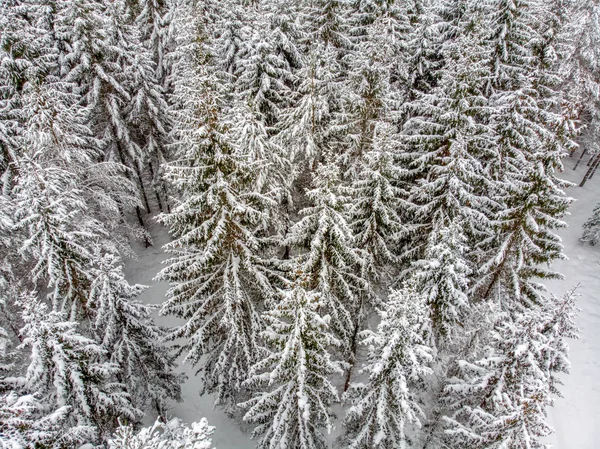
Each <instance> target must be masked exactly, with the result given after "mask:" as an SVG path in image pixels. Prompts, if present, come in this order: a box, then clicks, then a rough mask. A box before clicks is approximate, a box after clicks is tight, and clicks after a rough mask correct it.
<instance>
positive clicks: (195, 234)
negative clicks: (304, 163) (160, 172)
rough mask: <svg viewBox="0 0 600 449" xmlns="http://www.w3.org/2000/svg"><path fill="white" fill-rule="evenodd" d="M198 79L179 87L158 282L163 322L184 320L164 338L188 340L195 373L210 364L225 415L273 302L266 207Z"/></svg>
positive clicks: (206, 83)
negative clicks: (181, 107) (172, 196)
mask: <svg viewBox="0 0 600 449" xmlns="http://www.w3.org/2000/svg"><path fill="white" fill-rule="evenodd" d="M196 69H197V70H198V71H197V72H192V74H193V76H194V77H195V78H192V79H191V80H190V82H191V83H192V84H190V85H188V86H185V85H182V86H180V89H182V91H183V92H187V93H191V94H193V95H194V97H191V98H190V99H189V103H188V105H187V106H186V107H187V108H188V109H187V111H188V113H189V115H184V114H183V113H182V116H181V120H185V121H182V122H181V124H180V126H181V130H180V134H179V143H178V144H179V146H180V149H181V150H180V154H179V158H178V159H177V160H176V161H174V162H173V163H171V164H169V165H167V167H166V168H165V170H166V176H167V177H168V179H169V180H170V181H171V182H172V183H173V185H174V187H176V188H177V189H178V190H179V191H181V193H182V201H181V202H180V203H179V204H178V205H177V207H175V208H174V209H173V211H172V212H171V213H170V214H162V215H160V217H159V220H160V221H161V222H162V223H164V224H165V225H166V226H168V227H169V229H170V232H171V234H172V235H173V236H174V237H175V240H174V241H173V242H171V243H169V244H167V245H166V250H167V251H168V252H169V253H171V254H172V255H173V257H172V258H171V259H169V260H168V261H167V263H168V265H169V266H168V267H166V268H165V269H164V270H162V271H161V272H160V273H159V275H158V278H159V279H163V280H167V281H169V282H170V283H171V284H172V288H171V289H170V290H169V293H168V296H169V299H168V300H167V301H166V302H165V303H164V304H163V308H162V313H163V314H174V315H176V316H179V317H181V318H184V319H185V320H187V322H186V324H184V325H183V326H180V327H178V328H177V330H175V331H174V332H172V333H171V334H170V336H169V338H170V339H177V338H184V339H185V342H184V343H183V345H182V350H183V351H185V352H186V353H187V356H186V360H187V361H188V362H190V363H192V364H194V365H195V364H197V363H199V362H200V359H201V357H202V356H204V355H207V356H208V358H206V359H204V360H203V367H202V371H204V381H205V384H204V390H205V391H207V392H216V393H217V398H216V403H217V404H228V405H232V404H234V403H235V402H236V395H237V393H238V392H239V390H240V389H241V383H242V382H243V380H244V379H245V378H246V375H247V371H248V369H249V367H250V365H252V364H253V363H254V362H255V360H256V357H257V356H258V341H257V339H258V332H259V330H260V320H259V315H258V312H257V306H258V305H259V304H261V303H262V302H263V301H264V300H265V299H266V298H268V297H269V296H270V294H271V286H270V282H269V279H268V277H267V274H268V271H267V269H266V267H265V264H264V263H263V261H262V260H261V259H260V257H259V249H260V247H261V240H260V238H259V237H258V236H257V230H260V229H261V228H262V229H264V228H265V226H266V224H267V220H268V214H267V212H266V211H267V210H268V209H269V208H270V207H272V205H273V200H272V199H270V198H269V197H267V196H265V195H263V194H262V193H260V192H257V191H255V190H254V187H255V186H256V182H255V172H256V171H257V169H258V168H259V167H258V165H257V164H253V163H250V162H249V160H248V159H247V158H246V157H244V156H243V155H241V154H239V153H238V152H236V151H235V147H234V146H233V145H232V144H231V136H227V135H226V134H225V133H226V130H225V129H224V128H223V125H222V123H221V121H220V120H221V118H220V115H219V107H220V103H219V98H218V95H217V93H215V91H213V90H211V87H210V86H211V83H212V82H211V81H210V76H208V75H203V74H202V72H200V70H202V67H200V66H197V67H196ZM194 83H196V84H194ZM194 89H197V90H196V91H194ZM190 121H191V122H192V123H193V122H195V123H194V125H193V126H194V127H193V128H187V123H189V122H190Z"/></svg>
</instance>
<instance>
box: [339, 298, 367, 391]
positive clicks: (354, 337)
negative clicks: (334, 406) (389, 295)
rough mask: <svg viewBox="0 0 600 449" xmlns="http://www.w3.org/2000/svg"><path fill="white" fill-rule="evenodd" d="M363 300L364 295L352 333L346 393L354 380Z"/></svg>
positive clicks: (345, 385)
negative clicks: (353, 374)
mask: <svg viewBox="0 0 600 449" xmlns="http://www.w3.org/2000/svg"><path fill="white" fill-rule="evenodd" d="M363 304H364V302H363V298H362V295H361V297H360V302H359V305H358V310H357V311H356V320H355V322H354V332H352V339H351V340H350V354H349V357H348V364H349V365H350V366H349V367H348V372H347V373H346V381H345V382H344V393H345V392H346V391H348V388H350V381H351V380H352V373H353V371H354V366H355V365H356V351H357V349H358V348H357V346H358V344H357V342H358V332H359V330H360V325H361V323H362V319H363V317H362V315H363V308H364V307H363Z"/></svg>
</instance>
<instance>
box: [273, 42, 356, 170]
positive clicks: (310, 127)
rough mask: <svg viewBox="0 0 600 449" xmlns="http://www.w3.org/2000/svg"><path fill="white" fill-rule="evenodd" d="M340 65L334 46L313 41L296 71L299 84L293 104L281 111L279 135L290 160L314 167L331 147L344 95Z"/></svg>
mask: <svg viewBox="0 0 600 449" xmlns="http://www.w3.org/2000/svg"><path fill="white" fill-rule="evenodd" d="M340 71H341V67H340V66H339V63H338V61H337V60H336V57H335V51H334V49H333V48H332V47H331V46H323V45H321V44H319V43H315V44H313V46H312V47H311V50H309V52H308V54H307V55H306V56H305V61H304V64H303V66H302V67H301V68H300V69H299V70H298V71H297V73H296V76H297V77H298V80H299V81H298V87H297V89H296V92H297V93H296V95H295V98H294V101H293V104H292V105H291V106H290V107H289V108H288V109H287V110H285V112H284V113H283V114H282V118H281V122H280V125H279V127H280V128H281V133H280V135H279V138H280V139H281V140H282V142H283V143H282V145H284V146H285V147H287V148H289V150H290V152H291V159H292V160H294V161H297V162H299V161H305V162H306V163H307V165H309V166H311V167H314V163H316V162H319V161H322V160H323V157H324V155H325V154H326V153H329V151H331V150H332V146H333V142H332V140H334V139H335V131H334V130H333V129H332V126H333V125H335V123H336V121H337V120H336V118H335V113H336V112H337V111H338V110H339V109H340V100H341V99H342V98H344V97H345V95H344V94H343V93H342V92H344V89H343V86H342V85H341V84H340V82H339V80H338V78H339V77H340V74H341V72H340Z"/></svg>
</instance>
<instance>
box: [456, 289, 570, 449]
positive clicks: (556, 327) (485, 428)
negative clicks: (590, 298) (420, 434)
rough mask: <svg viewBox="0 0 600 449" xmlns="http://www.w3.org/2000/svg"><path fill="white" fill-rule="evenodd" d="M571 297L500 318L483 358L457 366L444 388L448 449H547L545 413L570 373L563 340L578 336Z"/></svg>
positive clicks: (547, 425)
mask: <svg viewBox="0 0 600 449" xmlns="http://www.w3.org/2000/svg"><path fill="white" fill-rule="evenodd" d="M575 298H576V295H575V294H574V292H573V291H571V292H569V293H567V294H566V295H565V296H564V297H563V298H555V297H552V298H546V301H545V303H544V304H543V306H542V307H541V308H531V309H528V310H527V311H526V312H525V313H523V314H522V315H520V316H519V317H517V318H516V319H514V320H512V319H510V318H508V317H506V316H502V317H501V318H500V320H499V321H498V323H497V325H496V326H495V329H494V331H493V333H492V335H491V341H490V343H489V345H488V346H487V347H486V348H485V350H484V352H483V353H482V354H481V358H480V359H478V360H475V361H467V360H461V361H459V362H458V375H457V376H456V377H455V378H453V379H450V381H449V383H448V385H447V387H446V398H445V400H446V402H447V404H448V406H449V407H450V409H451V410H454V413H453V415H452V416H451V417H448V418H446V419H445V422H446V430H445V433H446V437H447V443H448V445H449V447H456V448H459V447H465V446H468V447H473V448H504V447H531V448H546V447H548V445H547V443H546V442H545V441H544V437H546V436H547V435H549V434H550V433H552V431H553V430H552V428H551V427H550V425H549V424H548V422H547V420H546V419H547V418H546V409H547V407H548V406H551V405H552V404H553V402H554V397H555V396H557V395H560V392H559V391H558V387H559V385H560V384H561V381H560V379H559V374H560V373H566V372H568V371H569V366H570V365H569V362H568V345H567V343H566V341H565V340H566V339H568V338H576V337H577V334H576V332H577V329H576V326H575V322H574V315H575V314H576V312H577V309H576V307H575V304H574V302H575Z"/></svg>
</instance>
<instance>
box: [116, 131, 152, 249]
mask: <svg viewBox="0 0 600 449" xmlns="http://www.w3.org/2000/svg"><path fill="white" fill-rule="evenodd" d="M117 150H118V152H119V159H120V160H121V164H123V166H125V167H127V164H125V157H124V156H123V149H122V148H121V144H120V143H119V141H118V140H117ZM125 176H126V177H127V179H129V180H130V181H131V176H130V175H129V172H128V171H125ZM135 213H136V215H137V219H138V223H139V224H140V226H141V227H142V229H144V231H145V230H146V224H145V223H144V219H143V217H142V211H141V210H140V206H135ZM144 245H145V246H146V248H148V247H149V246H152V244H151V243H150V241H149V240H148V237H146V236H144Z"/></svg>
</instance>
